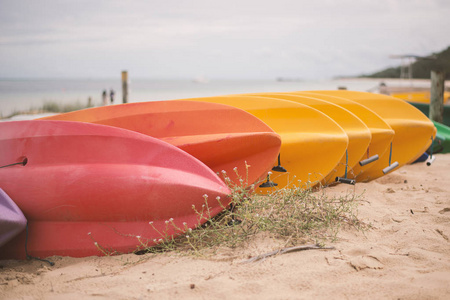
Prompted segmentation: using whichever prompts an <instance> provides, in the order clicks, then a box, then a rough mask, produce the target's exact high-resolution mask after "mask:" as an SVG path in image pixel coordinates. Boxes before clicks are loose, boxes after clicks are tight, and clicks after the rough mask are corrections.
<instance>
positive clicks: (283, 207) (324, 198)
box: [142, 170, 368, 256]
mask: <svg viewBox="0 0 450 300" xmlns="http://www.w3.org/2000/svg"><path fill="white" fill-rule="evenodd" d="M235 172H236V173H237V170H235ZM222 175H223V176H224V180H225V182H226V183H227V184H228V185H229V186H230V189H231V191H232V193H231V195H230V201H231V202H230V204H229V205H222V204H221V205H222V207H223V211H222V213H220V214H219V215H217V216H213V217H212V216H211V215H210V209H209V205H208V197H207V196H206V195H205V196H204V200H205V204H204V205H203V206H202V208H201V209H199V210H197V209H196V208H195V207H193V209H194V210H195V213H196V215H197V216H198V221H199V223H201V220H205V219H206V220H207V221H206V222H205V223H204V224H203V225H202V226H199V227H198V228H196V229H191V228H187V226H186V224H184V225H185V228H179V227H177V226H176V225H175V223H174V222H173V221H172V220H169V221H166V224H167V227H166V230H165V231H163V232H159V234H160V235H161V238H160V239H159V240H158V241H156V242H158V245H157V246H154V247H147V248H146V249H145V252H152V253H155V252H165V251H181V252H183V251H184V252H185V251H187V252H188V253H194V254H196V255H200V256H203V255H204V253H205V252H206V251H204V250H207V249H209V250H211V249H212V250H213V252H215V250H217V249H218V248H219V247H229V248H236V247H238V246H242V245H244V244H245V243H247V242H249V241H250V240H251V239H252V238H254V237H256V236H257V235H260V234H265V235H269V236H271V237H272V238H274V239H282V240H285V241H286V244H287V243H288V242H289V243H291V244H293V245H294V244H298V243H304V242H305V241H306V240H309V241H311V240H312V241H314V242H315V243H320V244H324V243H325V242H327V241H335V240H336V238H337V234H338V232H339V229H341V228H342V227H344V226H352V227H355V228H356V229H358V230H365V229H367V228H368V227H367V225H365V224H364V223H362V222H361V221H360V220H359V219H358V216H357V206H358V203H359V202H360V200H361V195H355V194H354V193H353V194H346V195H344V196H329V195H327V194H326V193H325V191H324V188H322V187H319V188H316V189H313V188H311V187H309V188H304V187H297V186H293V185H290V188H283V189H280V190H275V191H273V192H271V193H270V194H268V195H258V194H254V193H252V190H253V189H254V187H255V185H252V186H250V188H246V186H247V184H246V182H245V180H242V181H241V184H240V185H236V184H233V183H232V181H231V180H230V179H229V177H228V176H227V174H226V173H224V172H223V173H222ZM256 186H257V185H256ZM217 200H218V201H219V203H220V199H217ZM150 225H152V224H150ZM168 226H173V228H170V229H175V231H177V232H182V234H181V235H180V236H178V237H176V238H174V237H173V236H169V235H167V232H169V231H171V232H173V230H169V227H168ZM154 229H156V228H154ZM154 242H155V241H154ZM142 246H145V244H143V245H142ZM144 248H145V247H144Z"/></svg>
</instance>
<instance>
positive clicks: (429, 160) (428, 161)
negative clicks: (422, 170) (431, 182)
mask: <svg viewBox="0 0 450 300" xmlns="http://www.w3.org/2000/svg"><path fill="white" fill-rule="evenodd" d="M435 159H436V156H431V155H430V156H428V158H427V160H426V163H427V166H431V164H432V163H433V162H434V161H435Z"/></svg>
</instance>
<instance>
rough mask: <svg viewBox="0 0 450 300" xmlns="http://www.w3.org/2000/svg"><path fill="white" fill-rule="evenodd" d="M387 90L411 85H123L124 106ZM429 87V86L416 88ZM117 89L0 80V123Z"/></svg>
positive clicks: (111, 83)
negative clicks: (210, 98)
mask: <svg viewBox="0 0 450 300" xmlns="http://www.w3.org/2000/svg"><path fill="white" fill-rule="evenodd" d="M382 81H383V82H385V83H386V84H387V86H388V87H389V86H390V85H392V86H399V85H403V86H407V85H410V84H412V83H411V82H409V81H406V80H405V81H402V80H395V79H392V80H381V79H360V78H358V79H329V80H315V81H301V80H286V79H285V80H213V79H211V80H201V81H200V80H157V79H132V80H130V81H129V98H128V102H143V101H158V100H173V99H185V98H194V97H208V96H219V95H227V94H240V93H258V92H289V91H307V90H336V89H338V88H342V87H345V88H347V89H348V90H354V91H376V90H377V87H378V86H379V84H380V83H381V82H382ZM417 84H419V85H420V84H422V85H424V84H425V85H427V84H428V86H429V82H428V83H427V82H425V83H423V82H422V83H420V82H419V83H417V82H415V83H414V85H416V86H417ZM121 85H122V83H121V81H120V78H118V79H108V80H100V79H95V80H93V79H91V80H88V79H86V80H84V79H32V80H31V79H29V80H7V79H0V117H7V116H9V115H11V114H12V113H15V112H21V111H29V110H30V109H38V108H40V107H42V106H43V104H44V103H45V102H54V103H57V104H62V105H64V104H77V103H78V104H81V105H87V103H88V99H89V98H91V103H92V105H94V106H100V105H102V92H103V91H104V90H106V91H107V95H108V103H110V99H109V93H110V90H111V89H112V90H114V92H115V99H114V104H118V103H122V90H121V89H122V87H121Z"/></svg>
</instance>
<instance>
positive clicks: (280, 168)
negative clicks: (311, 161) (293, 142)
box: [272, 154, 287, 173]
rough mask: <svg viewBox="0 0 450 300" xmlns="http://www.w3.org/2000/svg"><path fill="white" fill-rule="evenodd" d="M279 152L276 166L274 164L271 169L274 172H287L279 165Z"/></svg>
mask: <svg viewBox="0 0 450 300" xmlns="http://www.w3.org/2000/svg"><path fill="white" fill-rule="evenodd" d="M280 156H281V154H278V166H275V167H273V168H272V171H275V172H283V173H284V172H287V170H286V169H285V168H284V167H282V166H281V158H280Z"/></svg>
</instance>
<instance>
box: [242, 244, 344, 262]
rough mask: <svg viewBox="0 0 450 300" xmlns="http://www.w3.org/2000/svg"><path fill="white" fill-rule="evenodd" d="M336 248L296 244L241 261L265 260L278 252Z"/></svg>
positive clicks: (332, 248)
mask: <svg viewBox="0 0 450 300" xmlns="http://www.w3.org/2000/svg"><path fill="white" fill-rule="evenodd" d="M334 249H336V248H334V247H322V246H320V245H319V244H314V245H304V246H294V247H289V248H283V249H279V250H275V251H272V252H268V253H264V254H260V255H258V256H254V257H252V258H249V259H247V260H244V261H242V262H241V263H251V262H255V261H258V260H264V259H266V258H267V257H270V256H274V255H277V254H285V253H289V252H295V251H303V250H334Z"/></svg>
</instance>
